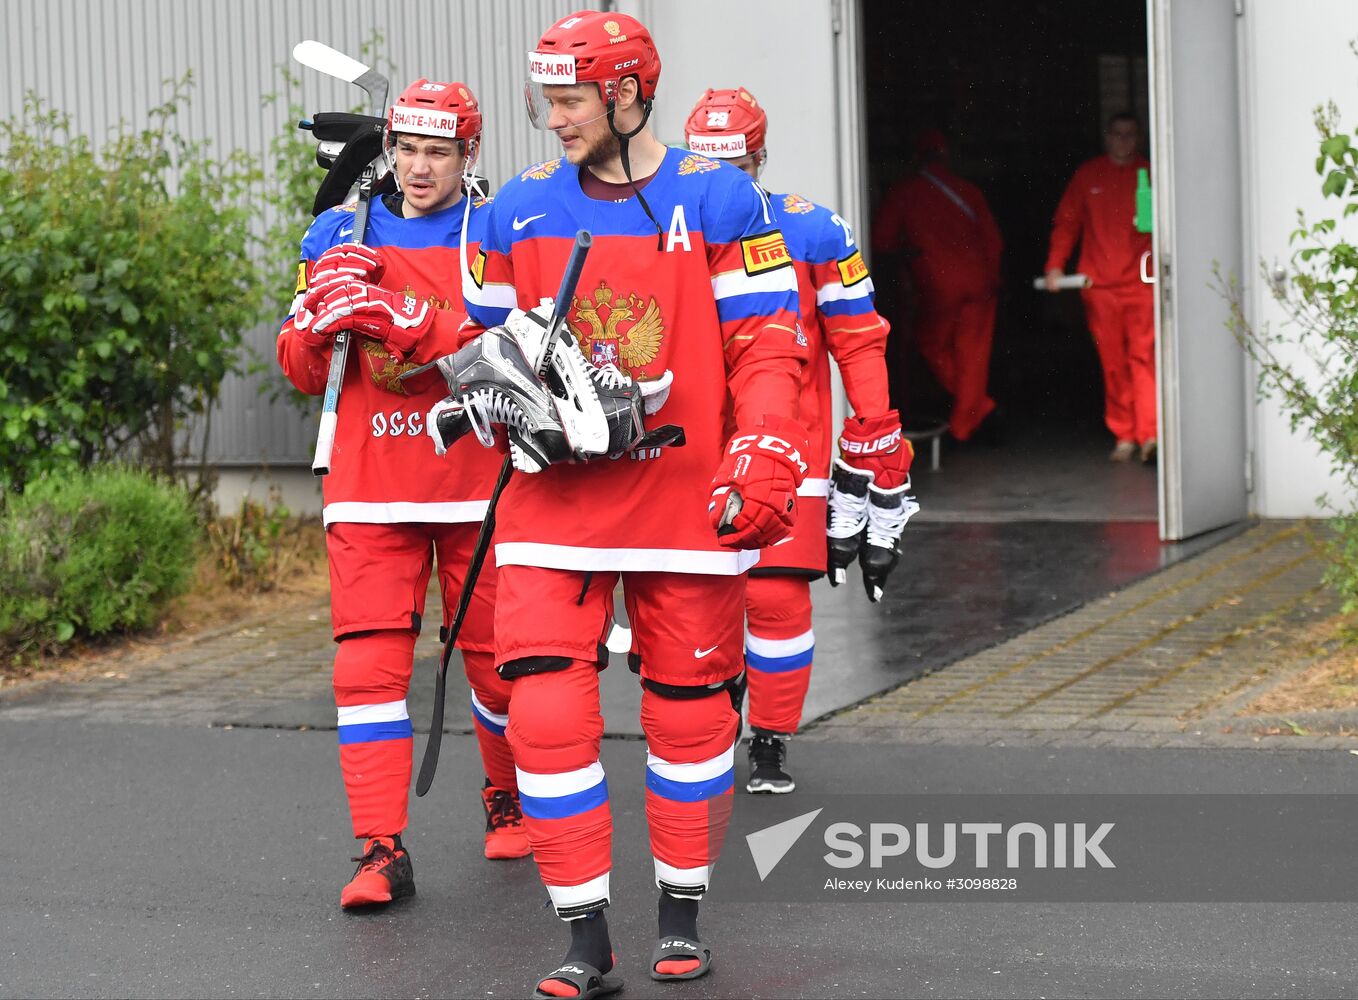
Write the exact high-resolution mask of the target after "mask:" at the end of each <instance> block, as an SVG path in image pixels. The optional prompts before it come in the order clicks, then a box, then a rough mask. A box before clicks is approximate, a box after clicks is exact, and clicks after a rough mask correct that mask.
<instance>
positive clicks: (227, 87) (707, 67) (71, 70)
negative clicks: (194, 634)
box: [0, 0, 864, 465]
mask: <svg viewBox="0 0 1358 1000" xmlns="http://www.w3.org/2000/svg"><path fill="white" fill-rule="evenodd" d="M849 3H850V0H840V2H839V3H836V0H797V2H796V3H795V4H787V3H782V2H775V0H758V2H754V3H747V4H731V3H729V2H727V0H686V2H684V3H679V2H678V0H637V2H635V3H630V4H629V3H625V2H624V3H618V4H603V3H601V4H599V6H613V7H615V8H622V9H624V10H629V11H632V12H634V13H635V14H637V15H638V16H639V17H641V19H642V20H643V22H644V23H646V24H647V25H648V26H649V27H650V28H651V29H652V32H653V33H654V34H655V36H656V40H657V44H658V45H659V47H660V52H661V56H662V59H663V62H664V74H663V79H662V82H661V88H660V98H659V100H658V101H657V107H656V118H655V127H656V129H657V133H658V134H659V135H660V137H661V138H662V139H665V140H668V141H676V140H679V141H681V140H682V125H683V120H684V116H685V113H686V112H687V110H688V108H689V106H690V104H691V103H692V101H693V100H694V99H695V98H696V97H697V96H698V94H700V93H701V92H702V90H703V88H704V87H707V86H714V85H715V86H731V85H732V83H733V82H737V81H738V82H740V83H742V84H744V85H745V86H748V87H750V88H752V89H753V90H754V92H755V93H756V94H758V95H759V96H760V98H761V100H763V101H764V102H765V103H766V105H767V106H768V109H769V113H770V118H771V126H770V130H769V135H770V144H771V147H772V148H773V151H774V160H773V162H772V163H771V164H770V168H769V172H768V176H767V180H768V181H769V183H770V184H771V185H772V186H774V187H775V188H779V189H782V190H791V191H799V192H800V193H802V194H805V195H807V196H808V197H812V198H815V199H817V200H821V201H826V202H829V203H831V204H834V205H835V207H837V208H838V209H840V211H841V213H842V214H846V217H848V218H849V219H850V220H851V221H854V222H857V223H859V224H860V225H861V223H862V222H863V221H864V220H863V219H861V218H857V217H856V215H857V214H858V213H859V212H861V208H862V206H861V204H859V203H858V199H857V198H856V197H855V189H854V187H853V185H846V184H845V182H844V181H845V177H846V169H847V174H848V175H851V174H852V173H853V170H854V168H855V166H856V164H855V162H854V159H853V157H852V156H846V154H845V150H844V149H843V148H840V149H836V148H832V147H833V146H834V144H833V142H831V141H830V140H829V139H828V138H827V135H826V134H823V132H821V131H818V129H820V128H822V127H824V126H825V125H826V123H829V122H831V121H833V120H834V119H835V118H836V117H837V116H841V117H843V116H846V109H845V107H844V106H843V103H842V100H843V99H842V98H840V100H839V101H838V102H837V99H836V87H837V85H838V86H839V87H841V88H842V87H843V86H844V82H843V77H845V76H846V75H848V74H846V73H845V72H844V68H843V67H842V66H841V80H839V81H836V79H835V75H834V72H833V68H834V66H835V62H834V53H835V52H836V51H841V53H842V50H844V48H845V44H844V39H843V37H842V36H840V37H838V38H837V37H836V36H834V35H833V34H832V30H831V23H832V20H834V13H835V12H836V11H837V10H840V9H847V8H846V5H848V4H849ZM586 5H587V3H586V2H585V0H286V2H285V0H272V2H267V0H0V27H3V28H4V38H3V40H2V41H0V44H2V45H3V46H4V50H5V60H4V65H3V67H0V82H2V83H3V88H4V92H3V94H0V113H4V114H6V115H9V114H13V113H15V112H17V111H18V110H19V109H20V107H21V106H22V102H23V94H24V91H25V90H26V89H33V90H35V91H36V92H37V93H38V94H39V95H41V96H42V97H43V98H44V99H45V100H47V101H48V102H49V103H51V104H53V105H55V106H57V107H61V108H63V109H65V110H67V111H69V112H70V113H71V114H72V115H73V116H74V118H75V121H76V123H77V126H78V127H79V128H80V130H81V131H83V132H84V133H86V134H88V135H90V136H92V137H95V138H102V137H104V136H106V135H108V133H109V132H110V130H111V129H114V128H116V126H117V125H118V123H119V122H120V121H125V122H127V123H129V124H130V125H132V126H134V127H136V126H140V125H142V124H144V123H145V122H146V112H147V110H148V109H149V108H151V107H152V106H154V105H156V104H159V103H160V102H161V100H162V95H163V93H164V90H163V86H162V83H163V81H165V80H166V79H170V78H176V77H179V76H181V75H183V73H184V72H185V71H186V70H190V69H191V70H193V73H194V77H195V80H196V87H195V89H194V97H193V101H192V104H191V105H190V106H189V107H188V108H187V109H185V110H184V111H183V112H182V113H181V115H180V116H179V120H178V127H179V129H180V131H181V132H182V133H183V134H184V135H186V136H187V137H189V138H193V139H208V140H210V141H211V142H212V144H213V146H214V147H215V148H216V149H217V150H218V151H219V152H224V151H226V150H231V149H244V150H247V151H248V152H250V153H251V154H253V155H256V156H261V157H263V156H265V154H266V150H267V147H268V142H269V138H270V136H272V135H275V134H277V133H278V132H279V131H280V130H288V129H291V128H292V127H293V125H294V123H293V122H291V121H290V120H289V118H288V116H287V114H286V111H287V107H286V103H283V104H279V105H273V106H264V105H263V104H262V99H263V97H264V96H265V95H267V94H270V93H276V92H281V91H282V90H283V89H284V85H283V80H282V77H281V75H280V74H279V72H278V70H277V67H279V66H282V65H287V66H289V67H290V69H291V70H292V72H293V73H294V74H295V75H296V76H298V77H299V78H300V80H301V83H300V86H299V89H298V91H297V92H296V93H295V94H293V95H292V96H293V99H294V100H298V101H300V103H301V104H302V105H303V106H304V107H305V108H306V109H307V111H308V112H314V111H321V110H332V109H336V108H347V107H349V106H351V105H353V104H354V103H356V102H357V101H358V100H359V99H360V98H361V96H362V95H361V93H360V92H359V91H358V89H357V88H355V87H352V86H349V85H347V84H343V83H339V82H337V81H333V80H329V79H327V78H325V77H322V76H320V74H317V73H314V72H312V71H310V70H305V69H302V68H301V67H299V66H296V65H295V64H292V63H290V52H291V50H292V46H293V44H294V43H296V42H298V41H300V40H302V39H303V38H315V39H317V40H319V41H322V42H325V43H327V44H329V45H333V46H334V47H336V48H338V49H341V50H343V51H346V52H350V53H353V54H355V55H357V54H358V50H359V48H360V46H361V45H362V43H363V42H365V41H366V40H367V39H368V38H369V37H371V35H372V33H373V31H374V30H376V31H380V32H381V33H382V35H383V37H384V39H385V41H384V44H383V45H382V47H381V52H380V53H379V55H380V56H382V57H384V59H383V60H382V64H383V67H384V68H388V67H387V66H386V63H388V62H389V63H390V64H393V66H394V68H391V71H390V75H391V78H392V86H393V89H394V90H396V89H399V88H400V87H402V86H403V85H404V84H405V83H406V82H408V81H409V80H411V79H413V78H415V77H417V76H428V77H431V78H434V79H439V78H450V77H451V78H456V79H462V80H465V81H466V82H467V83H469V84H470V85H471V86H472V87H473V89H474V90H475V91H476V93H477V95H478V97H479V98H480V99H481V103H482V107H483V110H484V112H485V117H486V132H485V143H484V152H483V157H482V163H481V167H482V172H483V173H485V174H486V175H487V176H489V178H490V180H491V183H492V185H493V186H498V185H499V184H501V183H503V181H504V180H505V179H506V178H507V177H509V176H510V175H511V174H512V173H513V172H515V171H517V170H519V169H521V168H522V167H523V166H525V165H527V164H529V163H532V162H536V161H538V160H541V159H545V158H547V157H550V156H554V155H556V150H557V149H558V148H559V147H557V146H556V144H555V142H554V140H553V138H552V137H551V136H549V135H546V134H543V133H537V132H534V131H533V130H532V129H531V128H530V127H529V125H528V123H527V120H526V116H525V115H524V112H523V98H522V90H523V79H524V76H525V69H526V66H525V64H526V53H527V51H528V49H529V48H530V47H532V45H533V44H534V43H535V42H536V41H537V39H538V37H539V36H540V35H541V33H542V31H543V30H544V29H545V28H546V27H547V26H549V25H550V24H551V23H552V22H553V21H556V20H559V19H560V18H561V17H564V16H565V15H566V14H568V13H570V12H571V11H573V10H575V9H578V8H579V7H583V6H586ZM752 39H759V42H758V43H756V44H752V42H751V40H752ZM841 58H843V55H841ZM849 58H852V57H851V56H850V57H849ZM847 116H848V117H852V115H851V112H850V113H849V114H848V115H847ZM808 120H809V121H813V122H816V123H817V130H813V131H812V132H811V133H809V134H808V133H807V132H806V130H804V129H800V128H799V125H798V123H799V122H804V121H808ZM846 131H847V133H852V132H853V131H854V130H853V129H852V128H849V129H847V130H846ZM855 141H857V137H856V136H854V135H852V134H846V133H841V136H840V142H841V144H843V145H844V146H845V147H847V146H848V145H850V144H852V143H853V142H855ZM272 222H273V219H272V218H270V217H269V215H268V213H267V212H264V211H263V210H261V213H260V219H259V225H260V230H261V231H263V230H264V229H265V228H266V227H267V226H268V225H270V224H271V223H272ZM297 235H298V239H300V238H301V229H300V228H299V231H298V234H297ZM276 267H277V273H278V280H279V281H280V282H286V283H288V285H289V287H290V285H291V282H292V279H293V272H294V269H293V266H292V261H291V260H279V261H277V262H276ZM279 318H280V320H281V317H279ZM276 331H277V327H276V325H275V324H272V323H270V324H264V325H262V326H261V327H260V328H258V329H256V330H251V331H249V334H248V337H247V340H248V343H249V345H250V347H251V349H252V350H253V351H254V352H255V354H256V356H257V357H258V358H259V359H260V360H261V361H262V362H263V363H264V364H265V365H266V367H267V371H266V372H265V373H263V374H258V375H252V376H249V377H246V378H232V379H229V380H227V382H226V384H225V385H224V386H223V395H222V405H221V406H220V407H219V408H218V411H217V412H216V413H215V414H214V416H213V420H212V442H213V447H212V450H211V452H210V454H211V456H212V458H213V459H214V460H215V461H216V462H218V463H219V464H222V465H236V464H239V465H247V464H250V465H253V464H258V463H261V462H262V463H267V464H275V465H277V464H291V463H308V464H309V462H310V459H311V448H312V443H313V438H314V434H315V424H316V416H315V414H316V413H318V412H319V404H318V405H317V407H316V409H315V412H311V413H305V414H304V413H302V412H300V411H299V410H297V409H296V408H295V407H293V406H291V405H290V404H287V403H271V402H270V401H269V398H268V396H267V395H261V393H260V391H259V390H260V387H261V386H263V387H265V388H266V389H267V388H269V387H278V386H279V385H281V383H282V377H281V375H279V374H277V372H276V367H275V365H274V362H273V356H274V352H273V344H274V338H275V334H276Z"/></svg>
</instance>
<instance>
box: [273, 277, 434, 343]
mask: <svg viewBox="0 0 1358 1000" xmlns="http://www.w3.org/2000/svg"><path fill="white" fill-rule="evenodd" d="M302 309H303V311H305V312H308V313H311V314H312V315H311V316H310V317H309V322H308V323H307V326H308V327H309V328H310V333H311V334H312V335H313V336H315V337H333V336H334V335H335V334H336V333H337V332H338V331H340V330H352V331H354V333H357V334H359V335H360V336H363V337H371V338H372V339H373V340H378V341H381V342H382V343H383V344H385V345H386V347H387V349H388V350H390V351H392V352H393V353H395V354H398V355H400V356H401V357H409V355H410V353H411V352H412V351H413V350H414V349H415V346H416V345H417V344H418V343H419V342H420V338H421V337H423V336H424V334H425V332H426V331H427V330H428V329H429V328H430V327H431V326H432V325H433V322H434V316H433V310H431V309H430V308H429V303H428V302H421V301H420V300H419V299H417V298H415V297H414V296H413V295H401V294H400V293H399V292H390V291H388V290H387V289H385V288H379V287H377V286H376V285H367V284H364V283H362V282H359V281H349V282H342V283H339V284H334V285H331V286H330V287H329V288H325V289H312V291H310V292H308V293H307V297H306V298H305V299H304V300H303V301H302ZM294 324H295V325H297V326H298V327H299V328H300V327H301V323H298V322H297V321H296V320H294Z"/></svg>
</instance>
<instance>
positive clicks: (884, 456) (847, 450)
mask: <svg viewBox="0 0 1358 1000" xmlns="http://www.w3.org/2000/svg"><path fill="white" fill-rule="evenodd" d="M839 455H840V457H841V458H842V459H843V460H844V464H845V465H848V466H850V467H851V468H854V469H857V470H859V471H860V472H871V473H872V485H874V486H876V487H877V488H878V489H879V490H894V489H896V487H898V486H903V485H905V483H906V481H907V480H908V479H909V478H910V463H911V462H912V461H913V460H914V458H915V449H914V447H913V446H912V445H911V444H910V442H909V441H908V440H906V438H905V436H904V435H902V434H901V418H900V414H898V413H897V412H896V411H895V410H888V411H887V412H886V413H884V414H882V415H881V416H880V417H845V418H844V432H843V433H842V434H840V436H839Z"/></svg>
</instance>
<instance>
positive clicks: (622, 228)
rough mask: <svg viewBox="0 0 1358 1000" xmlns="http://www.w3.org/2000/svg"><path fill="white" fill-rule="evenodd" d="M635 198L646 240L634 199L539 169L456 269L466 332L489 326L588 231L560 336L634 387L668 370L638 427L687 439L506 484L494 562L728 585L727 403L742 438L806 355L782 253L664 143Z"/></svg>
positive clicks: (717, 173)
mask: <svg viewBox="0 0 1358 1000" xmlns="http://www.w3.org/2000/svg"><path fill="white" fill-rule="evenodd" d="M646 201H647V202H648V204H649V205H650V206H651V209H652V211H653V212H654V213H655V216H656V218H657V219H658V220H659V222H660V224H661V225H662V226H663V227H664V228H665V232H664V233H663V234H662V235H660V236H659V238H657V233H656V227H655V226H654V225H653V224H652V223H651V220H650V219H649V218H647V216H646V213H645V212H644V211H643V210H642V208H641V205H640V204H639V202H638V200H637V198H636V197H631V198H628V199H626V200H624V201H621V202H613V201H597V200H595V199H592V198H590V197H588V196H587V195H586V194H585V193H584V191H583V190H582V189H581V187H580V168H578V167H576V166H573V165H571V164H570V163H567V162H566V161H564V160H550V161H548V162H546V163H540V164H537V165H536V166H533V167H530V168H528V169H527V170H525V171H524V172H523V173H522V174H520V175H519V176H518V177H517V178H514V179H512V180H511V181H510V182H509V183H508V184H506V185H505V186H504V187H503V188H502V189H501V190H500V191H499V192H498V194H497V196H496V198H495V202H494V204H493V205H492V206H491V210H490V213H489V218H488V220H487V223H486V232H485V236H484V239H483V241H482V244H481V251H482V252H481V255H480V257H479V258H478V259H477V263H476V264H475V265H473V267H472V272H473V279H474V281H475V283H476V285H477V287H476V289H475V290H474V291H472V292H471V293H470V295H469V301H468V312H469V314H470V316H471V319H472V321H473V322H474V323H475V324H479V325H480V326H492V325H494V324H496V323H500V322H502V321H503V320H504V318H505V317H506V316H507V315H508V313H509V311H510V310H511V309H513V308H514V307H515V306H517V307H519V308H523V309H527V308H530V307H532V306H535V305H537V304H538V301H539V300H540V299H541V298H544V297H551V296H554V295H555V294H556V292H557V286H558V285H559V284H560V282H561V275H562V273H563V271H564V268H565V263H566V258H567V257H568V256H569V254H570V250H571V246H572V242H573V239H574V236H575V233H576V231H577V230H579V229H587V230H589V231H590V232H591V233H592V234H593V236H594V246H593V249H592V250H591V252H590V255H589V258H588V260H587V261H586V264H585V269H584V274H583V276H582V277H581V279H580V284H579V287H578V289H577V291H576V294H575V298H574V300H573V301H572V302H571V305H570V310H569V313H568V316H569V321H570V325H571V329H572V331H573V332H574V333H575V336H576V338H577V339H578V340H579V342H580V345H581V349H582V350H583V351H584V354H585V356H586V357H587V358H590V359H592V360H593V361H594V362H595V363H597V364H604V363H607V362H613V363H615V364H617V365H618V366H619V367H620V368H622V369H623V370H625V371H628V372H631V374H632V375H633V376H634V377H636V378H637V379H639V380H646V379H653V378H656V377H658V376H660V375H661V374H662V373H663V372H664V371H665V370H666V369H669V370H670V371H672V372H673V373H674V385H673V387H672V389H671V391H670V395H669V399H668V401H667V402H666V403H665V406H664V408H663V409H662V410H661V411H660V412H659V413H658V414H657V415H655V416H652V417H649V418H648V419H647V423H648V424H649V425H650V426H653V427H654V426H658V425H660V424H664V423H668V424H678V425H680V426H682V427H683V428H684V431H685V436H686V438H687V444H686V445H685V446H684V447H682V448H667V449H665V450H663V451H662V452H661V453H660V456H659V457H658V458H655V459H652V460H649V461H633V460H631V459H629V458H628V457H624V458H622V459H619V460H617V461H611V462H610V461H608V460H606V459H604V460H597V461H594V462H590V463H587V464H581V465H556V466H552V467H551V468H549V469H547V470H545V471H544V472H541V473H538V474H536V475H516V476H515V477H514V478H513V480H512V481H511V482H510V485H509V486H508V488H507V489H506V490H505V492H504V495H503V498H502V500H501V503H500V507H499V510H498V511H497V517H496V546H495V557H496V562H497V564H498V565H500V566H506V565H527V566H545V567H550V568H556V569H577V570H630V571H660V572H675V573H707V574H718V575H733V574H737V573H741V572H744V571H745V570H746V569H748V568H749V567H750V566H751V565H753V564H754V562H756V561H757V559H758V553H756V552H747V551H735V550H731V549H726V548H722V547H721V546H719V545H718V544H717V537H716V533H715V532H714V531H713V530H712V526H711V524H709V523H708V518H707V506H708V500H709V495H710V492H711V480H712V475H713V473H714V472H715V471H716V468H717V465H718V463H719V461H720V458H721V453H722V449H723V447H724V445H725V441H726V436H725V428H726V426H727V423H728V420H729V419H730V417H731V405H732V404H731V402H730V400H734V409H735V413H734V417H735V423H736V424H737V425H738V426H740V427H749V426H753V424H754V423H755V421H756V420H757V419H758V417H759V416H761V415H763V414H766V413H769V414H779V415H783V416H788V417H795V415H796V412H797V392H798V387H799V384H800V373H801V366H802V364H803V363H804V360H805V357H806V346H807V344H806V337H805V335H804V334H802V332H801V331H800V330H799V329H798V324H797V312H796V309H797V299H796V294H797V280H796V274H795V272H794V271H793V266H792V259H791V258H790V257H789V256H788V252H787V246H786V244H785V242H784V240H783V237H782V234H781V233H779V232H778V230H777V228H776V226H775V222H774V218H773V215H772V210H771V208H770V206H769V204H768V200H767V197H766V196H765V195H764V193H763V191H762V190H761V189H760V188H758V187H757V186H756V185H755V184H754V183H753V182H752V181H751V180H750V179H749V178H748V177H747V176H745V174H743V173H741V172H740V171H739V170H737V169H736V168H734V167H732V166H730V165H729V164H725V163H720V162H718V161H715V160H710V159H708V158H707V157H704V156H699V155H697V154H694V153H688V152H685V151H683V150H679V149H670V150H668V151H667V152H666V154H665V158H664V160H663V161H662V162H661V165H660V167H659V169H658V170H657V171H656V173H655V174H654V175H652V177H651V178H650V180H649V182H648V183H647V185H646ZM657 239H658V240H659V245H657ZM472 329H473V327H472V326H469V333H470V332H471V330H472Z"/></svg>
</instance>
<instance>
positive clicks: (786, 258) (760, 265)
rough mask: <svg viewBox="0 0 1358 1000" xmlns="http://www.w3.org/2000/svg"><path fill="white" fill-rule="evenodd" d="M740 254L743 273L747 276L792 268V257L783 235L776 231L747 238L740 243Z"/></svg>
mask: <svg viewBox="0 0 1358 1000" xmlns="http://www.w3.org/2000/svg"><path fill="white" fill-rule="evenodd" d="M740 253H741V256H742V257H743V258H744V260H745V273H746V274H749V275H756V274H763V273H764V272H765V271H772V270H775V269H777V268H780V267H791V266H792V255H791V254H789V253H788V252H787V244H786V243H784V242H783V234H782V233H781V232H779V231H778V230H776V229H775V230H774V231H773V232H771V233H765V234H764V235H763V236H747V237H746V238H745V239H743V240H741V241H740Z"/></svg>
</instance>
